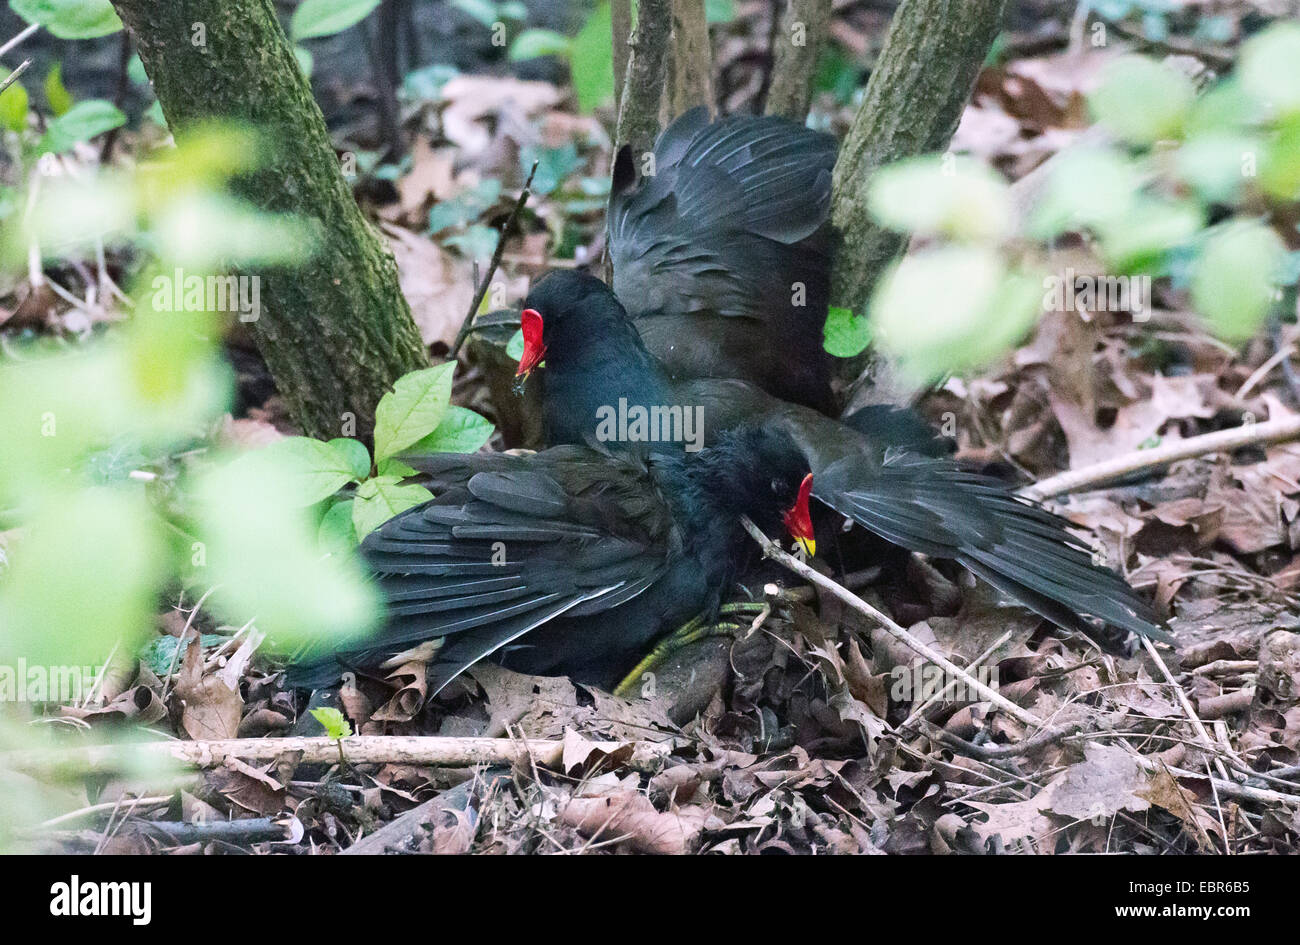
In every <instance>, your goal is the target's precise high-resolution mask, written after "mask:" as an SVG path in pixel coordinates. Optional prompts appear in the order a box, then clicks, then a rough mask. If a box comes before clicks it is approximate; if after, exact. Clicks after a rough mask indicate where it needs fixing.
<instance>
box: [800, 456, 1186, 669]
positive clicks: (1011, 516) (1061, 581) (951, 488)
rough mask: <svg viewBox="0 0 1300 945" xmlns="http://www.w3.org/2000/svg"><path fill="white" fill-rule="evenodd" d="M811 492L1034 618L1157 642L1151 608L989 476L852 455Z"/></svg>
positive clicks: (1164, 637)
mask: <svg viewBox="0 0 1300 945" xmlns="http://www.w3.org/2000/svg"><path fill="white" fill-rule="evenodd" d="M813 484H814V495H816V496H817V498H819V499H821V500H822V501H823V502H825V503H826V504H828V505H830V506H831V507H832V508H834V509H835V510H836V511H838V512H840V513H841V514H843V515H847V516H848V517H849V518H851V519H853V520H854V521H855V522H857V523H858V524H860V525H862V526H863V527H865V528H867V529H869V530H870V531H873V532H875V533H876V534H878V535H880V536H882V537H883V538H886V539H888V540H889V541H891V542H893V543H894V544H896V545H899V546H901V547H903V548H907V549H908V550H910V551H917V552H921V553H923V554H928V555H932V556H934V557H941V558H951V559H953V560H955V561H957V562H959V563H960V564H962V565H963V566H965V567H966V568H967V569H969V570H970V571H971V572H973V573H974V574H976V575H977V576H979V577H981V578H983V579H984V580H986V581H988V583H990V584H992V585H993V586H994V587H996V588H998V589H999V590H1000V591H1002V592H1003V593H1005V594H1008V595H1009V596H1011V597H1013V598H1015V599H1016V600H1018V601H1020V602H1021V603H1022V604H1024V605H1025V606H1027V607H1029V608H1030V609H1031V610H1033V611H1034V612H1035V613H1038V614H1040V615H1041V616H1043V617H1046V618H1047V619H1049V620H1051V621H1053V622H1054V623H1057V624H1059V625H1061V626H1065V627H1069V628H1072V629H1081V630H1085V631H1086V630H1088V629H1089V626H1088V624H1087V622H1086V621H1084V620H1083V619H1082V616H1083V615H1087V616H1089V617H1093V618H1096V619H1099V620H1102V621H1104V622H1105V623H1107V624H1110V625H1112V626H1116V627H1121V628H1123V629H1125V630H1129V631H1131V632H1133V633H1136V634H1138V635H1139V636H1144V637H1150V638H1151V639H1153V640H1159V641H1162V642H1165V643H1169V642H1172V637H1170V635H1169V634H1168V633H1167V632H1166V631H1165V630H1163V629H1162V628H1161V627H1160V626H1159V624H1160V618H1159V616H1158V615H1157V614H1156V612H1155V610H1154V608H1152V606H1151V605H1150V604H1149V603H1147V602H1146V601H1144V600H1142V599H1141V598H1140V597H1138V596H1137V594H1136V593H1135V592H1134V591H1133V589H1132V588H1131V587H1129V586H1128V584H1127V583H1126V582H1125V581H1124V580H1123V578H1121V577H1120V576H1119V575H1117V574H1115V573H1114V572H1113V571H1110V570H1108V569H1106V568H1103V567H1101V566H1099V565H1097V564H1096V563H1094V561H1093V556H1092V552H1091V550H1090V549H1089V548H1088V547H1087V546H1086V545H1084V544H1083V543H1082V542H1081V541H1079V539H1077V538H1076V537H1075V536H1074V535H1073V534H1072V533H1071V532H1070V531H1069V528H1070V525H1069V523H1068V522H1067V521H1066V520H1065V519H1062V518H1060V517H1059V516H1057V515H1054V514H1052V513H1051V512H1049V511H1047V510H1046V509H1044V508H1042V507H1040V506H1037V505H1034V504H1032V503H1031V502H1029V501H1027V500H1025V499H1023V498H1021V497H1019V496H1017V495H1015V494H1014V493H1013V492H1011V491H1010V490H1008V489H1007V488H1006V487H1005V486H1004V485H1003V484H1002V483H1000V482H999V481H997V480H996V479H992V478H989V477H986V476H980V475H978V474H976V473H972V472H969V471H967V470H964V469H962V468H961V467H960V466H958V465H957V464H955V463H952V462H948V461H943V460H934V459H930V458H923V457H917V456H914V455H907V456H902V457H894V458H892V459H890V460H888V461H886V463H885V464H884V465H883V466H881V467H878V468H869V467H867V466H866V464H864V463H863V462H862V461H861V460H860V459H859V458H858V457H850V458H847V459H843V460H840V461H839V462H837V463H834V464H833V465H831V466H830V467H829V468H827V469H826V470H824V471H822V472H821V473H820V475H814V477H813Z"/></svg>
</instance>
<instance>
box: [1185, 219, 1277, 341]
mask: <svg viewBox="0 0 1300 945" xmlns="http://www.w3.org/2000/svg"><path fill="white" fill-rule="evenodd" d="M1284 254H1285V250H1284V248H1283V246H1282V241H1281V240H1280V239H1278V236H1277V234H1276V233H1274V232H1273V230H1272V229H1270V228H1269V227H1267V226H1265V225H1264V224H1262V223H1259V222H1257V221H1254V220H1251V221H1236V222H1233V223H1230V224H1228V225H1227V226H1226V227H1224V228H1223V229H1221V230H1219V231H1218V232H1215V233H1214V234H1213V235H1211V236H1210V237H1209V239H1207V240H1206V242H1205V246H1204V248H1203V249H1202V250H1201V254H1200V256H1199V258H1198V259H1197V260H1196V263H1195V268H1194V270H1193V272H1192V285H1191V293H1192V306H1193V307H1194V308H1195V309H1196V311H1197V312H1199V313H1200V314H1201V315H1202V316H1204V318H1205V320H1206V321H1207V322H1208V323H1209V325H1210V327H1211V329H1213V331H1214V333H1215V334H1217V335H1219V336H1220V337H1222V338H1225V339H1227V340H1229V341H1243V340H1245V339H1246V338H1249V337H1250V336H1251V335H1253V334H1254V333H1255V332H1256V331H1258V330H1259V327H1260V325H1262V324H1263V323H1264V317H1265V316H1266V315H1267V314H1268V310H1269V307H1270V306H1271V305H1272V304H1273V298H1274V293H1275V291H1276V290H1275V285H1274V279H1275V277H1276V275H1277V272H1278V269H1279V267H1280V266H1281V264H1282V259H1283V256H1284Z"/></svg>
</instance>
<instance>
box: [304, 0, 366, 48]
mask: <svg viewBox="0 0 1300 945" xmlns="http://www.w3.org/2000/svg"><path fill="white" fill-rule="evenodd" d="M377 6H379V0H302V3H300V4H298V7H297V9H295V10H294V11H293V16H292V17H291V18H290V20H289V35H290V37H292V38H293V40H294V41H295V42H297V41H299V40H304V39H311V38H313V37H315V36H332V35H334V34H335V33H341V32H343V31H344V30H345V29H348V28H349V27H351V26H356V25H357V24H358V23H360V22H361V21H362V20H364V19H365V18H366V17H368V16H369V15H370V11H371V10H373V9H374V8H375V7H377Z"/></svg>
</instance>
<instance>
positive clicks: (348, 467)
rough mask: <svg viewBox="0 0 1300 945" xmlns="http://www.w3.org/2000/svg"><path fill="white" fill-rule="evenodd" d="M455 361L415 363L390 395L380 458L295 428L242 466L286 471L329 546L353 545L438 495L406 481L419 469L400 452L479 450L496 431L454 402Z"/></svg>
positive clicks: (250, 472)
mask: <svg viewBox="0 0 1300 945" xmlns="http://www.w3.org/2000/svg"><path fill="white" fill-rule="evenodd" d="M454 368H455V365H454V364H451V363H449V364H440V365H438V366H437V367H431V368H426V369H425V370H422V371H415V372H413V373H411V374H408V375H406V376H405V377H403V378H402V379H401V380H399V381H398V382H397V384H396V385H395V386H394V388H393V390H392V391H390V392H389V393H387V394H385V395H384V397H383V399H381V400H380V401H379V406H378V408H377V409H376V411H375V455H374V461H373V462H372V461H371V456H370V453H369V451H367V449H366V447H365V444H363V443H361V442H360V441H358V440H354V439H350V438H347V437H340V438H337V439H333V440H330V441H329V442H321V441H320V440H314V439H311V438H309V437H302V436H293V437H287V438H285V439H283V440H280V441H278V442H276V443H273V444H271V445H270V446H267V447H264V448H262V449H260V450H256V451H254V452H251V453H247V454H245V455H244V456H243V457H241V458H240V459H239V460H238V461H237V464H240V465H242V466H243V467H245V468H244V469H242V470H241V473H242V474H243V475H246V476H247V477H248V478H249V479H250V480H253V479H256V478H258V477H259V476H261V475H263V473H264V472H265V473H267V474H270V473H271V472H272V471H278V473H279V474H280V475H283V476H285V477H287V478H288V479H289V480H290V481H291V482H292V484H293V488H292V490H291V496H290V497H289V499H288V501H289V502H290V503H291V504H292V505H295V506H297V507H300V508H307V507H314V512H315V515H314V517H315V518H316V520H318V521H319V523H320V524H319V540H320V543H321V546H322V548H324V549H326V550H331V551H335V552H339V551H350V550H351V549H352V548H355V547H356V545H357V542H358V541H359V540H360V539H362V538H364V537H365V536H366V535H368V534H369V533H370V532H372V531H374V529H375V528H377V527H378V526H379V525H381V524H382V523H383V522H385V521H387V520H388V519H390V518H392V517H393V516H394V515H396V514H398V513H399V512H402V511H405V510H406V509H409V508H411V507H412V506H415V505H419V504H420V503H421V502H424V501H426V500H428V499H430V498H432V494H431V493H430V492H429V490H428V489H425V488H424V487H423V486H420V485H415V484H409V483H404V482H403V480H404V479H405V478H406V477H408V476H411V475H414V472H415V471H414V470H413V469H411V468H410V467H409V466H407V465H405V464H404V463H402V462H401V461H400V460H399V459H398V458H397V457H398V455H399V454H401V453H404V452H412V453H472V452H474V451H475V450H477V449H479V447H481V446H482V445H483V444H484V443H486V442H487V441H488V438H489V437H490V436H491V435H492V429H493V427H492V424H490V423H488V421H486V420H484V419H483V418H482V417H480V416H479V415H478V414H476V413H474V411H472V410H466V409H465V408H464V407H458V406H455V405H454V404H452V403H450V399H451V382H452V371H453V370H454ZM345 487H349V488H348V491H347V492H346V493H343V494H340V490H343V489H344V488H345Z"/></svg>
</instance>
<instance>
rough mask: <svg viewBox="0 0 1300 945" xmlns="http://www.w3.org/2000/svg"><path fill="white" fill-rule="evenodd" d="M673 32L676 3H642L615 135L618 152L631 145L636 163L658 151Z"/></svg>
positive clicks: (656, 0) (651, 0)
mask: <svg viewBox="0 0 1300 945" xmlns="http://www.w3.org/2000/svg"><path fill="white" fill-rule="evenodd" d="M671 30H672V0H640V3H639V4H638V6H637V14H636V29H635V30H634V31H633V33H632V38H631V39H630V40H629V41H628V46H630V47H631V52H630V55H629V57H628V63H627V77H626V79H625V81H624V83H623V96H622V98H621V99H620V100H619V106H618V129H617V131H616V132H615V135H614V153H615V154H617V153H618V149H619V148H621V147H622V146H623V145H625V144H626V145H630V146H631V147H632V159H633V160H634V161H640V160H641V156H642V155H643V154H645V153H646V152H647V151H650V150H651V149H653V148H654V143H655V137H656V136H657V135H658V134H659V103H660V101H661V100H662V99H663V91H664V69H665V63H666V60H667V54H668V45H669V42H670V39H671Z"/></svg>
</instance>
